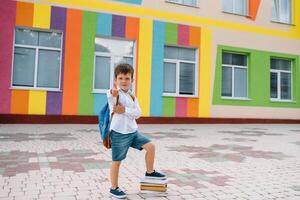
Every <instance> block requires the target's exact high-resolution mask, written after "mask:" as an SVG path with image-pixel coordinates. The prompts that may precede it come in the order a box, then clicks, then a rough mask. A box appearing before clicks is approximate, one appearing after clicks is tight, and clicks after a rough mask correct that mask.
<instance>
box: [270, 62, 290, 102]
mask: <svg viewBox="0 0 300 200" xmlns="http://www.w3.org/2000/svg"><path fill="white" fill-rule="evenodd" d="M271 59H277V60H288V61H290V62H291V70H290V71H288V70H282V69H272V66H271ZM281 72H284V73H289V74H290V75H291V99H281ZM271 73H276V75H277V76H276V77H277V98H272V97H271V80H270V101H274V102H292V101H293V99H294V98H293V60H292V59H288V58H278V57H271V58H270V77H271Z"/></svg>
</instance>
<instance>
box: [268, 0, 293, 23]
mask: <svg viewBox="0 0 300 200" xmlns="http://www.w3.org/2000/svg"><path fill="white" fill-rule="evenodd" d="M273 1H276V0H272V2H273ZM288 1H290V6H289V11H290V13H289V20H290V21H289V22H285V21H280V18H278V19H273V18H272V6H271V22H274V23H280V24H288V25H292V24H293V9H292V8H293V2H292V0H288ZM272 2H271V4H272ZM274 3H275V2H274ZM274 6H275V5H274ZM275 11H276V12H277V10H276V7H275ZM280 11H281V4H279V5H278V15H279V16H280Z"/></svg>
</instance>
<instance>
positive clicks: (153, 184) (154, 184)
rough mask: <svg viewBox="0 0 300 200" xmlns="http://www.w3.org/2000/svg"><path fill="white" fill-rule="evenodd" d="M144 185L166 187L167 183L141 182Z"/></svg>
mask: <svg viewBox="0 0 300 200" xmlns="http://www.w3.org/2000/svg"><path fill="white" fill-rule="evenodd" d="M141 185H144V186H154V187H167V184H156V183H141Z"/></svg>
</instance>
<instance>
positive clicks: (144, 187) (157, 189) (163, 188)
mask: <svg viewBox="0 0 300 200" xmlns="http://www.w3.org/2000/svg"><path fill="white" fill-rule="evenodd" d="M143 190H151V191H158V192H166V191H167V187H155V186H143V185H141V191H143Z"/></svg>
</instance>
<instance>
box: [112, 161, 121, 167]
mask: <svg viewBox="0 0 300 200" xmlns="http://www.w3.org/2000/svg"><path fill="white" fill-rule="evenodd" d="M111 164H112V165H115V166H120V165H121V161H112V163H111Z"/></svg>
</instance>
